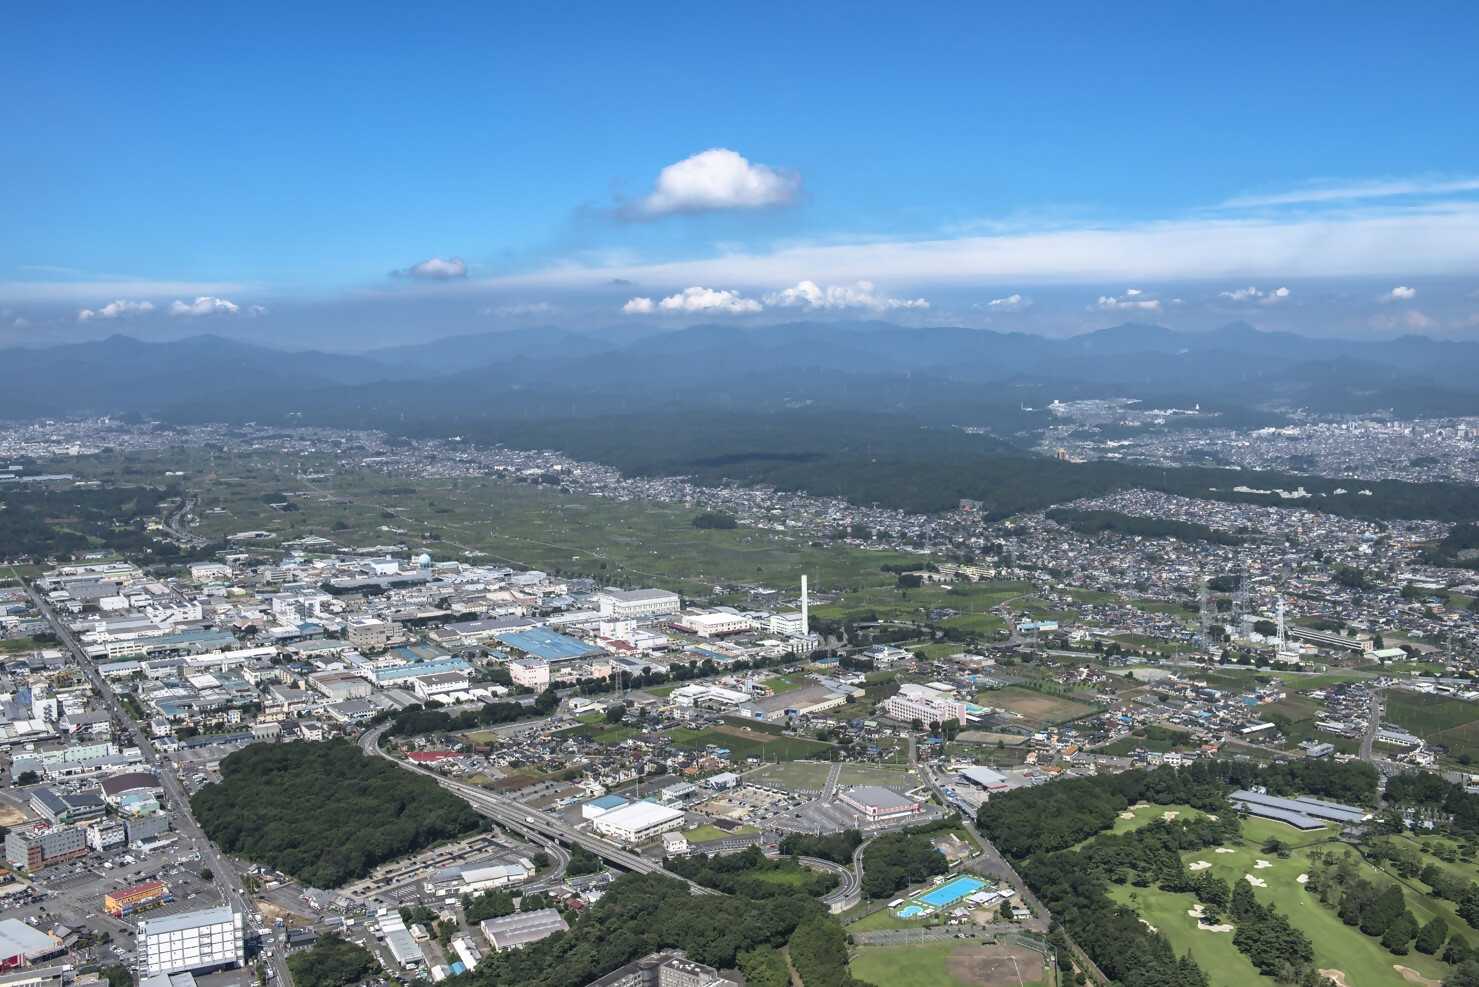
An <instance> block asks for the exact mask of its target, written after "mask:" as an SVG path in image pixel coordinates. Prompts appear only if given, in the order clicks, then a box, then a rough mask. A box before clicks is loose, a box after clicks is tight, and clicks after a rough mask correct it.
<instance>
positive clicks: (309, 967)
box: [288, 932, 380, 987]
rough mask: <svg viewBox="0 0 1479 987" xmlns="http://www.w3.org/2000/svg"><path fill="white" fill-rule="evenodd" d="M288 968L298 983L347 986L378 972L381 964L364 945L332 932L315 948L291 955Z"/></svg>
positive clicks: (318, 986)
mask: <svg viewBox="0 0 1479 987" xmlns="http://www.w3.org/2000/svg"><path fill="white" fill-rule="evenodd" d="M288 969H289V970H291V971H292V972H293V982H294V983H296V984H298V985H299V987H348V985H350V984H357V983H359V982H360V981H362V980H366V979H368V978H369V977H371V976H372V975H374V974H375V973H377V972H379V970H380V964H379V963H377V962H375V957H374V956H373V955H371V953H370V951H369V950H367V949H365V948H364V947H363V946H358V945H356V944H355V943H352V942H350V941H349V940H347V939H345V938H344V937H343V936H341V935H339V934H338V933H337V932H329V933H326V934H324V935H323V936H321V937H319V940H318V942H316V943H314V944H313V948H312V949H310V950H307V951H305V952H300V953H294V954H293V955H292V956H289V957H288Z"/></svg>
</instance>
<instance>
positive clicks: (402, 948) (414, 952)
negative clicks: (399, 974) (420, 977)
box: [376, 909, 426, 967]
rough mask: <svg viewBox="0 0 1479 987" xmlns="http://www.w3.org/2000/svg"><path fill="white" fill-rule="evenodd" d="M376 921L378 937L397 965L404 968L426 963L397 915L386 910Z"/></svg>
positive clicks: (419, 948)
mask: <svg viewBox="0 0 1479 987" xmlns="http://www.w3.org/2000/svg"><path fill="white" fill-rule="evenodd" d="M376 921H378V922H379V923H380V935H381V937H382V938H384V940H385V947H386V948H387V949H389V950H390V955H391V956H393V957H394V958H395V961H396V962H397V963H399V964H400V965H401V966H403V967H406V966H414V965H416V964H417V963H424V962H425V961H426V957H424V956H422V955H421V947H420V946H418V945H416V940H415V939H412V938H411V933H410V932H408V931H406V923H405V922H403V921H401V917H400V915H399V914H398V913H396V912H393V911H391V910H389V909H386V910H385V911H384V912H382V913H381V915H380V917H379V918H378V919H377V920H376Z"/></svg>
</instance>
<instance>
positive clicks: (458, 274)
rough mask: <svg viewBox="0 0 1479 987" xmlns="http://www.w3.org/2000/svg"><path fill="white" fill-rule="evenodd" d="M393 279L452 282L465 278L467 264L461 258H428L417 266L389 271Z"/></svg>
mask: <svg viewBox="0 0 1479 987" xmlns="http://www.w3.org/2000/svg"><path fill="white" fill-rule="evenodd" d="M390 276H391V277H393V278H417V279H419V280H421V281H453V280H456V279H457V278H465V277H467V262H466V261H464V260H463V259H462V258H461V257H449V258H447V259H446V260H443V259H442V258H440V257H428V258H427V259H426V260H424V261H422V262H421V263H419V264H412V265H411V266H410V267H407V268H403V269H401V270H397V271H391V272H390Z"/></svg>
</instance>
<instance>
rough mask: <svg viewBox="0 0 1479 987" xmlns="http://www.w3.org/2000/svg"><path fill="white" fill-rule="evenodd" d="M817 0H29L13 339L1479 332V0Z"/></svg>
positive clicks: (10, 312) (14, 151)
mask: <svg viewBox="0 0 1479 987" xmlns="http://www.w3.org/2000/svg"><path fill="white" fill-rule="evenodd" d="M798 6H800V5H794V4H761V3H751V4H747V5H745V6H743V7H738V6H731V7H725V6H720V5H695V4H648V5H643V6H639V7H637V8H630V7H621V6H617V5H588V8H587V9H585V10H579V9H577V8H573V7H572V8H563V9H560V10H558V11H554V12H551V11H548V10H541V9H539V7H538V5H484V4H468V5H456V4H443V5H439V6H437V7H436V8H435V9H434V10H431V9H426V10H412V9H411V8H408V7H406V6H404V5H389V4H384V5H377V4H356V5H353V6H352V7H351V6H346V5H335V4H320V5H287V4H284V5H280V6H272V5H268V4H256V5H241V6H239V7H237V8H233V9H225V8H223V7H219V5H178V6H170V5H163V4H161V5H157V6H145V7H142V8H140V7H105V6H102V5H84V6H82V7H75V6H74V7H73V8H72V9H67V10H63V9H59V8H57V7H56V5H29V6H28V7H26V8H19V9H13V10H10V11H8V12H7V14H6V15H5V16H6V19H5V24H4V29H3V30H0V85H3V87H4V91H5V92H6V93H7V94H8V98H6V99H5V100H3V101H0V128H3V132H4V133H5V134H6V137H7V139H6V141H5V143H4V150H3V152H0V341H5V342H28V343H45V342H48V341H61V340H69V339H77V338H85V337H88V336H97V335H106V334H109V333H112V332H128V333H130V334H135V335H141V336H147V337H152V338H160V337H167V336H178V335H187V334H193V333H199V332H218V333H222V334H227V335H233V336H240V337H242V338H256V339H261V340H262V341H264V342H271V343H274V344H280V343H285V342H298V343H313V344H316V345H327V346H345V347H352V346H361V345H372V344H374V343H377V342H384V341H392V340H397V341H398V340H410V339H415V338H423V337H429V336H436V335H445V334H451V333H458V332H473V331H482V330H487V329H498V328H511V327H517V326H527V325H538V324H560V325H565V326H569V327H572V328H599V327H602V326H608V325H620V324H622V323H623V322H630V321H633V320H646V321H655V322H658V323H660V324H664V325H682V324H687V323H690V322H696V321H715V320H719V319H726V320H731V321H733V322H735V323H736V324H742V323H746V322H755V321H776V320H792V319H796V318H830V319H851V318H886V319H892V320H895V321H899V322H902V323H905V324H961V325H980V326H989V327H991V328H997V329H1007V330H1015V329H1020V330H1024V331H1037V332H1047V333H1053V334H1060V335H1061V334H1067V333H1073V332H1081V331H1085V330H1089V329H1094V328H1099V327H1101V326H1104V325H1109V324H1114V323H1115V322H1118V321H1123V320H1124V319H1125V318H1128V317H1134V318H1136V319H1138V320H1143V321H1157V322H1160V323H1162V324H1166V325H1172V326H1177V327H1183V328H1188V329H1199V328H1210V327H1212V326H1215V325H1220V324H1223V323H1226V322H1229V321H1233V320H1234V319H1238V318H1241V319H1246V320H1248V321H1251V322H1254V323H1255V324H1257V325H1260V326H1265V327H1268V328H1290V329H1298V330H1301V331H1306V332H1311V333H1324V334H1339V335H1357V334H1362V333H1368V334H1369V333H1380V334H1391V333H1401V332H1411V331H1420V332H1425V333H1428V334H1431V335H1446V336H1461V337H1462V336H1472V335H1474V334H1475V333H1476V332H1479V297H1476V295H1475V294H1474V293H1475V292H1476V290H1479V155H1476V151H1479V136H1476V132H1475V128H1474V126H1473V121H1474V111H1473V105H1472V92H1473V81H1472V71H1471V60H1472V44H1473V38H1474V37H1476V36H1479V7H1476V6H1474V5H1473V4H1468V3H1458V2H1454V3H1430V4H1424V5H1422V6H1421V7H1418V8H1413V9H1410V10H1398V9H1396V8H1393V7H1392V6H1391V5H1390V4H1380V5H1378V4H1359V3H1338V4H1337V3H1309V4H1293V5H1291V4H1277V5H1276V4H1242V5H1238V6H1237V7H1235V8H1233V7H1223V6H1219V7H1208V6H1189V5H1186V4H1159V5H1158V4H1135V5H1110V4H1102V3H1094V4H1089V3H1081V4H1066V5H1055V6H1051V7H1049V6H1047V5H998V4H981V3H972V4H959V5H953V4H938V5H923V6H913V7H906V6H903V5H899V4H866V3H864V4H859V3H849V4H815V5H810V6H809V7H807V9H805V10H798V9H797V7H798ZM16 97H18V98H16ZM665 169H667V170H666V171H665ZM427 262H431V263H427ZM1281 289H1282V292H1281ZM993 303H995V304H993ZM84 313H86V314H84Z"/></svg>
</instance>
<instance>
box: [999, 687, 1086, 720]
mask: <svg viewBox="0 0 1479 987" xmlns="http://www.w3.org/2000/svg"><path fill="white" fill-rule="evenodd" d="M977 701H978V702H979V703H980V704H981V705H983V706H996V707H1000V708H1001V709H1004V710H1007V711H1008V712H1011V713H1016V714H1017V715H1018V716H1020V717H1021V718H1022V719H1023V720H1024V721H1025V724H1024V725H1028V726H1051V725H1053V724H1055V723H1063V722H1065V721H1067V720H1076V719H1078V718H1079V717H1081V716H1088V715H1089V714H1090V713H1092V712H1094V709H1095V707H1093V706H1090V705H1088V704H1087V703H1081V702H1079V701H1077V700H1075V699H1069V698H1068V697H1067V696H1054V695H1049V694H1047V693H1043V692H1034V691H1033V690H1031V689H1024V688H1022V687H1020V686H1007V687H1006V688H1005V689H993V690H992V691H990V692H985V693H982V694H981V695H980V696H978V697H977Z"/></svg>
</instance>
